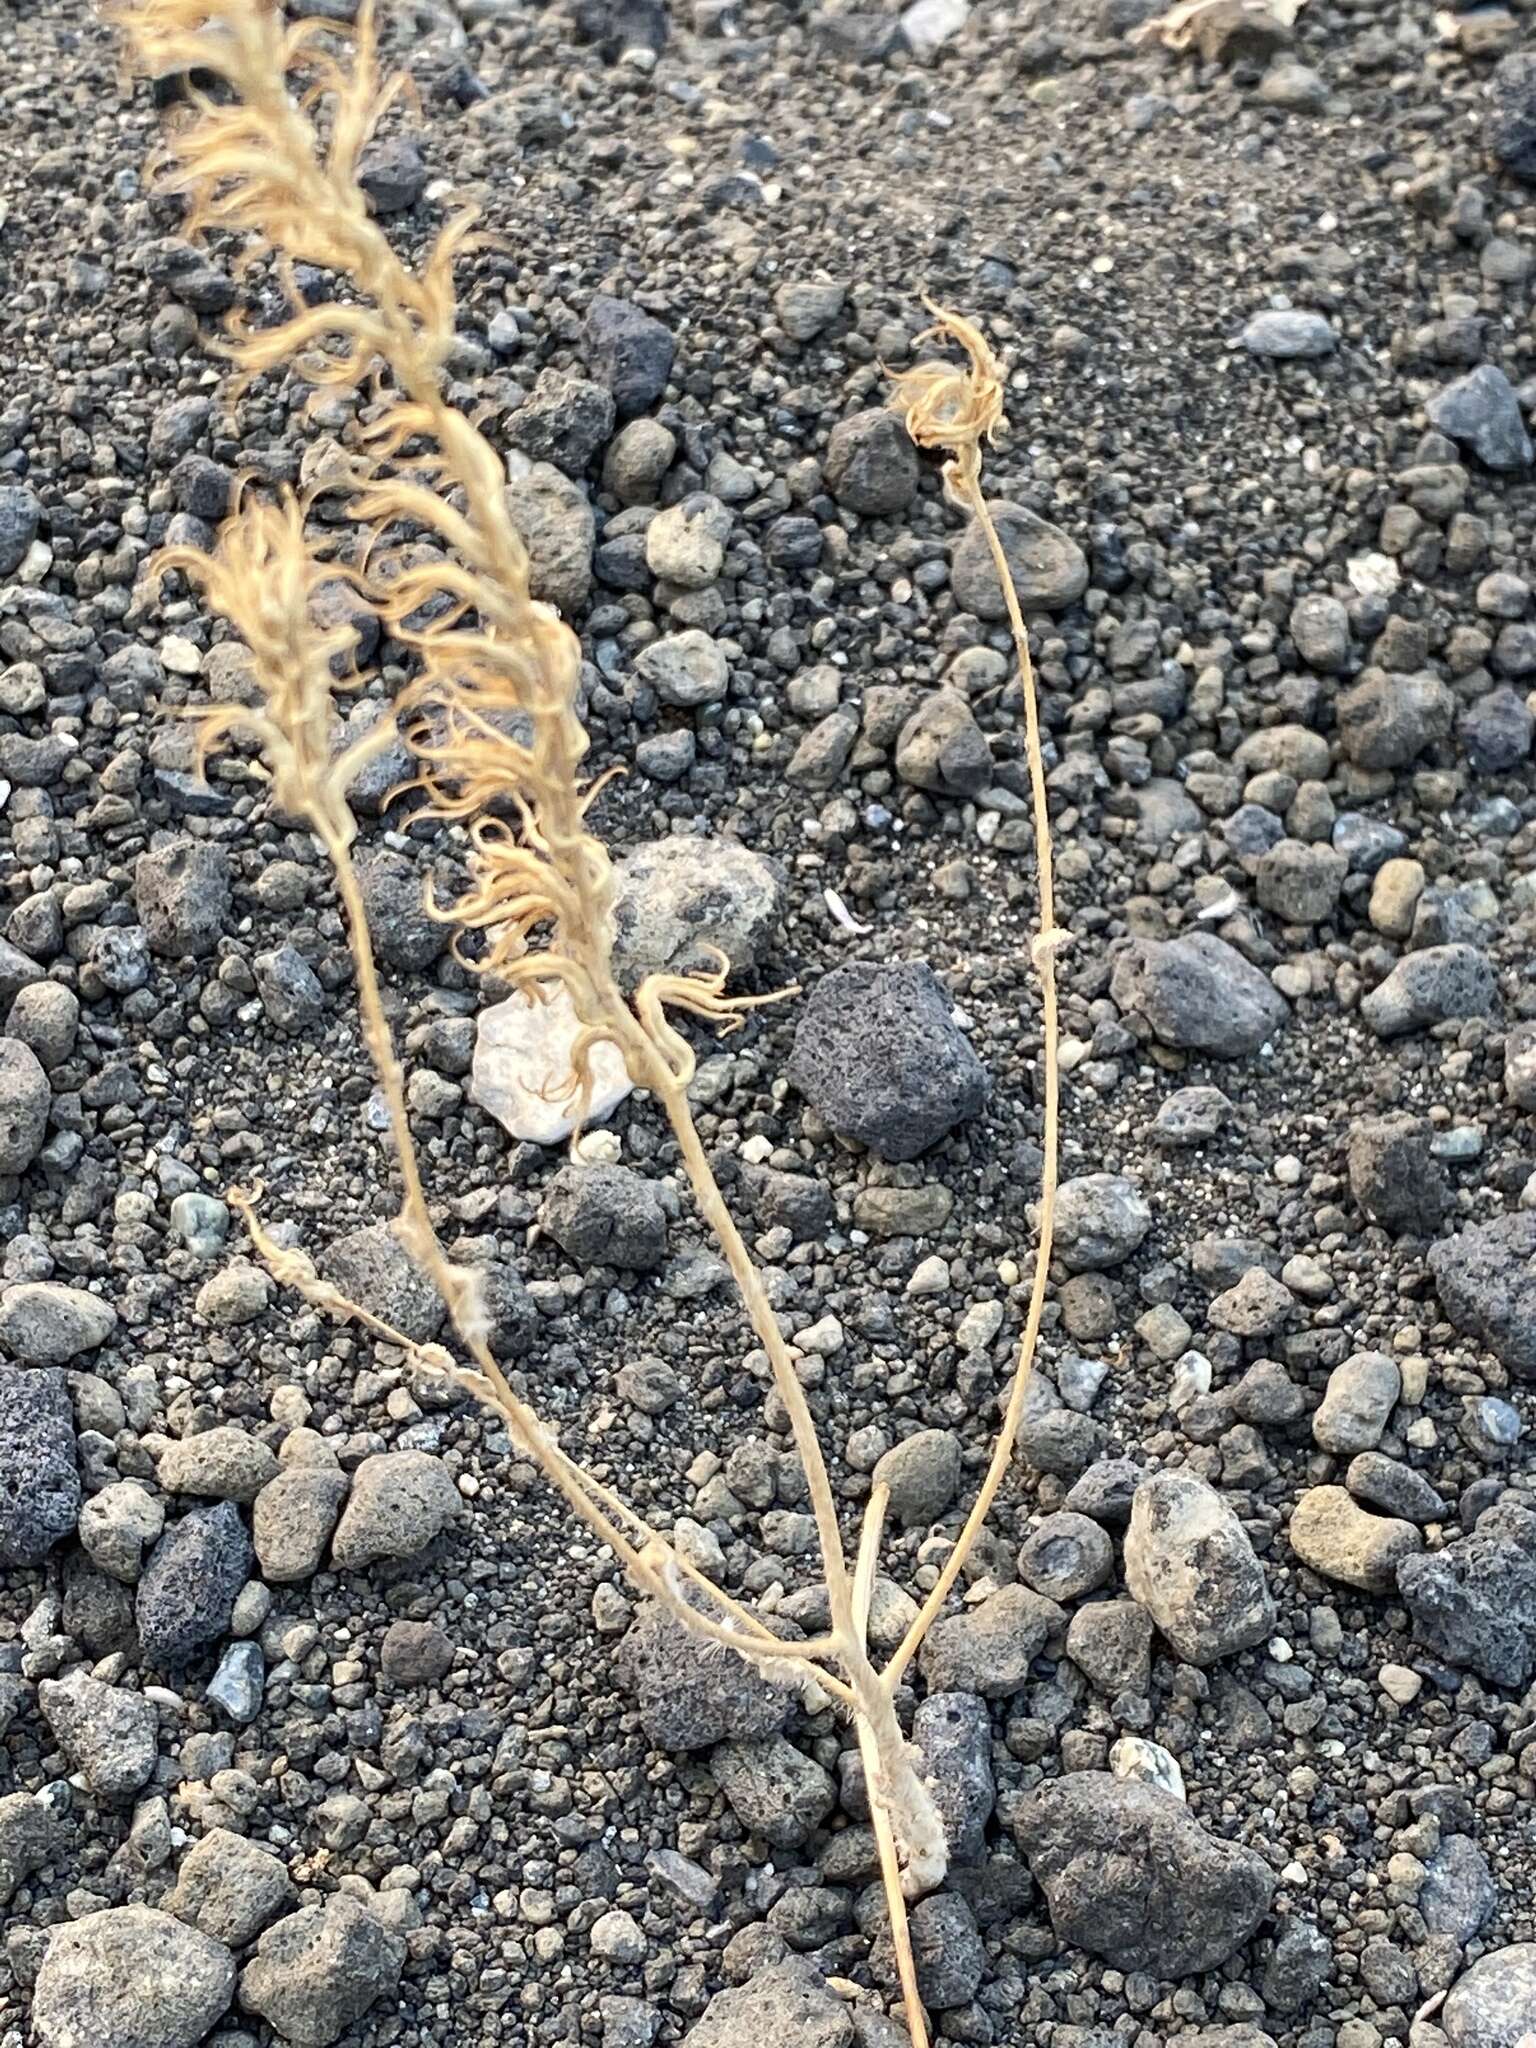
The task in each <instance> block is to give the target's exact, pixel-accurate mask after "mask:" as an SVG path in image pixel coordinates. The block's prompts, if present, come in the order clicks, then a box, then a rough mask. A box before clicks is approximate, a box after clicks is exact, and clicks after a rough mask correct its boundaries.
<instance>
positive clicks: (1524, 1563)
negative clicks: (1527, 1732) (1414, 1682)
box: [1397, 1507, 1536, 1687]
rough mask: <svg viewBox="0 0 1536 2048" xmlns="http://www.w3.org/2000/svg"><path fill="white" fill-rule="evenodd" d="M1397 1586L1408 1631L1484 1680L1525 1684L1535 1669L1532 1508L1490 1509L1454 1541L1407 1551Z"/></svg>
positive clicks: (1535, 1543) (1535, 1574) (1535, 1520)
mask: <svg viewBox="0 0 1536 2048" xmlns="http://www.w3.org/2000/svg"><path fill="white" fill-rule="evenodd" d="M1397 1590H1398V1592H1399V1594H1400V1595H1401V1597H1402V1601H1403V1604H1404V1606H1405V1607H1406V1608H1407V1609H1408V1612H1409V1613H1410V1614H1411V1615H1412V1617H1413V1629H1414V1634H1415V1635H1416V1636H1417V1637H1418V1639H1419V1641H1420V1642H1421V1643H1423V1644H1424V1645H1425V1646H1426V1648H1428V1649H1430V1650H1432V1651H1433V1652H1434V1654H1435V1655H1436V1656H1437V1657H1443V1658H1444V1659H1445V1661H1446V1662H1447V1663H1448V1664H1455V1665H1457V1666H1459V1667H1462V1668H1464V1669H1466V1670H1469V1671H1475V1672H1476V1673H1477V1675H1478V1676H1479V1678H1483V1679H1486V1680H1487V1682H1488V1683H1489V1684H1490V1685H1507V1686H1512V1687H1520V1686H1524V1685H1526V1684H1528V1683H1529V1681H1530V1678H1531V1674H1532V1672H1533V1671H1536V1515H1532V1514H1530V1513H1529V1512H1527V1511H1526V1510H1524V1509H1521V1508H1514V1507H1511V1508H1504V1507H1499V1508H1496V1509H1493V1510H1491V1511H1490V1512H1489V1513H1487V1514H1485V1515H1483V1517H1482V1518H1481V1520H1480V1521H1479V1522H1478V1524H1477V1526H1476V1528H1475V1529H1474V1530H1473V1531H1472V1533H1471V1534H1470V1535H1469V1536H1464V1537H1463V1538H1462V1540H1461V1541H1460V1542H1459V1543H1452V1544H1449V1545H1448V1546H1447V1547H1446V1548H1445V1549H1444V1550H1437V1551H1433V1552H1430V1553H1427V1554H1425V1555H1422V1556H1416V1557H1409V1558H1406V1559H1405V1560H1404V1561H1403V1563H1402V1564H1401V1566H1400V1567H1399V1570H1398V1575H1397Z"/></svg>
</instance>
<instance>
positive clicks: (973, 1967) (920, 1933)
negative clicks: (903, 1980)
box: [869, 1891, 987, 2040]
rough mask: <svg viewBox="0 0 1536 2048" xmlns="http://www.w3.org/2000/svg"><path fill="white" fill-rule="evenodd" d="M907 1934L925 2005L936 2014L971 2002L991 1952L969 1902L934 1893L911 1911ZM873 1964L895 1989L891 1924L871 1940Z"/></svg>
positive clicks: (878, 1973)
mask: <svg viewBox="0 0 1536 2048" xmlns="http://www.w3.org/2000/svg"><path fill="white" fill-rule="evenodd" d="M907 1932H908V1934H909V1935H910V1936H911V1940H912V1961H913V1965H914V1967H915V1969H916V1971H917V1990H918V1996H919V1997H920V1998H921V1999H922V2001H923V2004H924V2005H925V2006H927V2007H928V2008H929V2009H930V2010H931V2011H934V2012H946V2011H949V2010H951V2009H952V2008H954V2007H956V2006H959V2007H962V2008H963V2007H965V2006H967V2005H968V2004H969V2002H970V2000H971V1999H973V1998H974V1997H975V1996H976V1993H977V1992H978V1991H979V1990H980V1988H981V1980H982V1978H983V1977H984V1976H985V1975H986V1967H987V1952H986V1949H985V1948H984V1947H983V1945H982V1940H981V1936H980V1934H979V1933H978V1932H977V1929H976V1917H975V1915H974V1914H973V1913H972V1911H971V1909H970V1907H969V1906H968V1905H967V1904H966V1902H965V1900H964V1899H963V1898H961V1896H960V1894H959V1893H958V1892H950V1891H944V1892H930V1893H929V1895H928V1897H927V1898H925V1899H919V1900H918V1902H917V1904H916V1905H915V1906H913V1907H912V1909H911V1910H910V1912H909V1913H908V1915H907ZM869 1966H870V1969H871V1971H872V1972H873V1973H874V1975H875V1976H876V1977H878V1978H880V1979H882V1980H883V1981H884V1982H885V1983H887V1984H889V1985H890V1986H891V1988H892V1989H893V1990H894V1989H895V1988H896V1985H897V1983H898V1981H899V1979H898V1973H897V1969H896V1956H895V1951H894V1949H893V1948H892V1945H891V1939H890V1930H889V1924H888V1923H886V1924H885V1925H883V1926H882V1929H881V1933H880V1936H879V1938H878V1939H877V1940H876V1941H875V1943H874V1944H873V1947H872V1949H871V1952H870V1958H869ZM899 2038H900V2037H899V2036H898V2040H899Z"/></svg>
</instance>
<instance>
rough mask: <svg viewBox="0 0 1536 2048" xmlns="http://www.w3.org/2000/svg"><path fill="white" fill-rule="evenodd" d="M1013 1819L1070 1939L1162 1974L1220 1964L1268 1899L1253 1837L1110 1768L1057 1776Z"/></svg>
mask: <svg viewBox="0 0 1536 2048" xmlns="http://www.w3.org/2000/svg"><path fill="white" fill-rule="evenodd" d="M1013 1830H1014V1833H1015V1835H1016V1836H1017V1837H1018V1841H1019V1846H1020V1848H1021V1849H1022V1850H1023V1851H1024V1854H1025V1856H1026V1857H1027V1858H1028V1860H1029V1867H1030V1869H1031V1870H1032V1871H1033V1873H1034V1875H1035V1879H1036V1882H1037V1883H1038V1884H1039V1885H1040V1887H1041V1889H1042V1890H1043V1891H1044V1893H1045V1896H1046V1903H1047V1904H1048V1906H1049V1908H1050V1914H1051V1925H1052V1926H1053V1927H1054V1928H1055V1930H1056V1933H1057V1936H1058V1938H1059V1939H1060V1940H1062V1941H1064V1942H1067V1943H1070V1944H1071V1945H1072V1946H1073V1947H1077V1948H1085V1949H1087V1950H1088V1951H1089V1952H1090V1953H1091V1954H1093V1955H1097V1956H1102V1957H1103V1958H1104V1960H1105V1961H1106V1962H1108V1963H1110V1964H1112V1965H1113V1966H1114V1968H1116V1969H1120V1970H1145V1971H1147V1972H1148V1973H1149V1974H1150V1975H1151V1976H1152V1977H1154V1978H1171V1977H1188V1976H1194V1975H1195V1974H1196V1973H1197V1972H1199V1971H1202V1970H1213V1969H1217V1968H1219V1967H1220V1966H1221V1964H1223V1963H1224V1962H1226V1960H1227V1959H1228V1957H1229V1956H1231V1955H1233V1954H1235V1953H1236V1951H1237V1950H1238V1949H1239V1948H1241V1947H1242V1945H1243V1943H1244V1942H1245V1941H1247V1939H1248V1938H1249V1936H1250V1935H1251V1934H1252V1933H1253V1932H1254V1930H1255V1929H1256V1928H1257V1927H1258V1925H1259V1923H1260V1921H1261V1920H1262V1919H1263V1918H1264V1915H1265V1914H1266V1913H1267V1912H1268V1910H1269V1905H1270V1900H1271V1898H1272V1897H1273V1895H1274V1889H1275V1879H1274V1876H1273V1874H1272V1873H1271V1871H1270V1869H1269V1866H1268V1865H1267V1864H1266V1863H1265V1862H1264V1861H1263V1860H1262V1858H1260V1857H1259V1856H1256V1855H1255V1854H1254V1852H1253V1851H1252V1850H1251V1849H1245V1848H1243V1847H1241V1846H1240V1845H1238V1844H1236V1843H1232V1842H1223V1841H1219V1840H1217V1839H1216V1838H1214V1837H1213V1836H1210V1835H1207V1834H1206V1832H1205V1830H1204V1829H1203V1828H1202V1827H1201V1826H1200V1823H1199V1822H1198V1821H1197V1820H1196V1819H1195V1817H1194V1816H1193V1814H1191V1812H1190V1810H1189V1808H1188V1807H1187V1806H1186V1805H1185V1804H1184V1803H1183V1802H1182V1801H1181V1800H1179V1799H1175V1798H1173V1797H1171V1796H1170V1795H1169V1794H1168V1793H1166V1792H1162V1791H1159V1790H1157V1789H1156V1788H1154V1787H1153V1786H1151V1785H1146V1784H1140V1783H1136V1782H1133V1781H1129V1780H1124V1779H1119V1778H1114V1777H1111V1776H1110V1775H1109V1774H1108V1773H1107V1772H1101V1771H1074V1772H1071V1773H1069V1774H1068V1775H1067V1776H1065V1777H1061V1778H1054V1779H1050V1780H1048V1781H1047V1782H1046V1783H1045V1784H1044V1785H1042V1786H1040V1787H1039V1788H1038V1789H1037V1790H1036V1791H1034V1792H1032V1793H1030V1794H1029V1795H1028V1796H1027V1797H1026V1798H1024V1799H1023V1800H1021V1801H1020V1802H1019V1804H1018V1805H1017V1807H1016V1808H1015V1809H1014V1813H1013Z"/></svg>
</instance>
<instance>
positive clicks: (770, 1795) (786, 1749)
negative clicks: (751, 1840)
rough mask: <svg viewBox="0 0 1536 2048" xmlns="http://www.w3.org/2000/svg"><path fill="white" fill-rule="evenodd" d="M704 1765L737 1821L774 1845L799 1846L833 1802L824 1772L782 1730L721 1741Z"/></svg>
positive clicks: (832, 1787)
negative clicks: (742, 1739)
mask: <svg viewBox="0 0 1536 2048" xmlns="http://www.w3.org/2000/svg"><path fill="white" fill-rule="evenodd" d="M709 1767H710V1770H711V1772H712V1773H713V1776H714V1779H715V1782H716V1784H718V1785H719V1787H720V1790H721V1791H722V1792H723V1793H724V1794H725V1797H726V1801H727V1803H728V1804H729V1806H730V1808H731V1811H732V1812H733V1813H734V1814H735V1816H736V1818H737V1819H738V1820H739V1821H740V1822H741V1824H742V1826H743V1827H744V1828H746V1829H747V1831H748V1832H749V1833H750V1834H754V1835H761V1836H762V1838H763V1839H764V1841H766V1842H771V1843H772V1844H773V1846H774V1848H776V1849H798V1848H800V1847H802V1846H803V1845H804V1844H805V1843H806V1842H808V1841H809V1840H810V1838H811V1836H812V1835H813V1834H814V1833H815V1832H816V1830H817V1828H818V1827H820V1825H821V1823H822V1822H823V1821H824V1820H825V1819H826V1817H827V1815H828V1814H829V1813H830V1812H831V1811H832V1808H833V1807H834V1806H835V1805H836V1803H837V1787H836V1786H835V1785H834V1783H833V1781H832V1779H831V1777H830V1775H829V1774H828V1773H827V1772H826V1771H824V1770H823V1769H822V1767H821V1765H820V1764H819V1763H816V1762H815V1761H814V1760H813V1759H812V1758H811V1757H808V1756H806V1755H804V1754H803V1752H802V1751H800V1750H798V1749H796V1747H795V1745H794V1744H793V1743H792V1742H790V1741H789V1740H788V1738H787V1737H785V1736H783V1735H769V1736H766V1737H764V1738H763V1740H761V1741H758V1742H722V1743H721V1744H720V1745H719V1747H718V1748H717V1749H715V1750H714V1751H713V1753H712V1754H711V1756H710V1759H709Z"/></svg>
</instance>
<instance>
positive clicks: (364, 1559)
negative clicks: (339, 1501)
mask: <svg viewBox="0 0 1536 2048" xmlns="http://www.w3.org/2000/svg"><path fill="white" fill-rule="evenodd" d="M463 1513H464V1502H463V1499H462V1497H461V1496H460V1493H459V1489H458V1488H457V1487H456V1486H455V1485H454V1483H453V1479H452V1476H451V1474H450V1473H449V1470H448V1467H447V1466H446V1465H445V1464H444V1463H443V1461H442V1459H441V1458H434V1457H433V1456H432V1454H431V1452H430V1451H379V1452H377V1453H376V1454H375V1455H374V1456H373V1457H371V1458H364V1460H363V1462H362V1464H361V1465H359V1466H358V1468H357V1472H356V1474H355V1475H354V1477H353V1480H352V1491H351V1493H350V1494H349V1495H348V1497H347V1504H346V1507H345V1509H344V1510H343V1512H342V1517H341V1521H340V1522H339V1524H338V1525H337V1529H336V1535H335V1538H334V1539H333V1541H332V1544H331V1557H332V1561H333V1562H334V1563H335V1564H336V1566H337V1567H338V1569H339V1570H341V1571H362V1570H363V1569H364V1568H365V1567H366V1566H368V1565H370V1564H373V1563H375V1562H377V1560H378V1559H380V1558H408V1557H419V1556H420V1555H421V1553H422V1552H423V1551H424V1550H425V1549H426V1548H427V1546H428V1544H430V1543H432V1542H434V1541H435V1540H436V1539H437V1537H439V1536H440V1535H441V1534H442V1532H443V1531H444V1530H445V1529H446V1528H448V1527H450V1525H451V1524H453V1523H454V1522H456V1521H458V1520H459V1519H460V1517H461V1516H462V1515H463Z"/></svg>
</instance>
